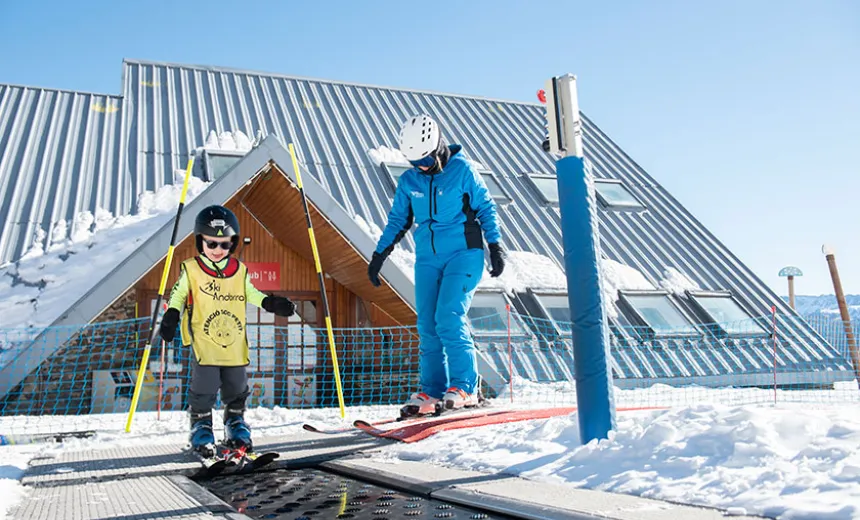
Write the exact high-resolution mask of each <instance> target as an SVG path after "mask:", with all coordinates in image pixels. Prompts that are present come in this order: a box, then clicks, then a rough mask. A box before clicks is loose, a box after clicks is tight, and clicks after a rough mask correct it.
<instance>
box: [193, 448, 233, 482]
mask: <svg viewBox="0 0 860 520" xmlns="http://www.w3.org/2000/svg"><path fill="white" fill-rule="evenodd" d="M192 454H193V455H194V457H195V458H196V459H197V460H198V461H200V464H201V465H202V467H201V468H200V469H199V470H198V471H197V472H196V473H195V474H194V475H193V476H194V478H209V477H214V476H215V475H219V474H221V473H222V472H223V471H224V470H225V469H227V466H228V463H227V461H226V460H224V459H223V458H221V457H219V456H217V455H216V456H214V457H204V456H202V455H200V454H199V453H197V452H196V451H193V452H192Z"/></svg>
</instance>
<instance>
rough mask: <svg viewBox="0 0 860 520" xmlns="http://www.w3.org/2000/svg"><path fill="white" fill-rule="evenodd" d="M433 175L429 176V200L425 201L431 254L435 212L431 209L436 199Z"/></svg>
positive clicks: (433, 244) (433, 245) (433, 243)
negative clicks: (428, 211)
mask: <svg viewBox="0 0 860 520" xmlns="http://www.w3.org/2000/svg"><path fill="white" fill-rule="evenodd" d="M433 177H434V176H433V175H431V176H430V200H429V201H427V202H428V203H429V204H430V207H429V208H428V209H429V210H430V223H429V224H427V228H428V229H430V247H431V248H432V249H433V254H434V255H435V254H436V241H435V240H434V238H433V215H435V212H434V210H433V206H435V204H434V202H435V201H436V191H434V190H433Z"/></svg>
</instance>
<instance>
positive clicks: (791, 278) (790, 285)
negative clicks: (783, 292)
mask: <svg viewBox="0 0 860 520" xmlns="http://www.w3.org/2000/svg"><path fill="white" fill-rule="evenodd" d="M788 305H789V306H790V307H791V308H792V309H795V307H794V275H791V276H789V277H788Z"/></svg>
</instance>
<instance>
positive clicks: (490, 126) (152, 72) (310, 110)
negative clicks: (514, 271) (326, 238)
mask: <svg viewBox="0 0 860 520" xmlns="http://www.w3.org/2000/svg"><path fill="white" fill-rule="evenodd" d="M0 89H2V90H0V147H2V148H0V149H2V150H3V162H2V164H0V174H2V177H0V181H2V184H0V187H5V186H7V185H10V184H11V185H12V186H19V185H20V186H21V187H20V188H18V190H17V191H16V193H17V194H18V195H19V196H22V197H23V199H22V200H23V201H34V202H36V203H37V204H41V205H42V206H47V207H48V208H47V210H43V211H42V212H41V213H40V214H39V215H37V216H36V217H32V220H37V221H38V222H42V223H43V224H44V223H45V222H46V220H47V217H46V215H48V216H51V217H53V216H54V215H60V216H61V217H62V216H65V217H68V216H70V215H71V213H73V212H72V211H71V210H69V209H68V208H69V207H75V208H88V207H92V206H93V205H94V201H99V202H100V203H103V204H106V205H108V206H109V207H111V208H115V211H126V212H127V211H128V210H129V209H130V203H131V202H132V201H133V200H134V199H135V196H136V194H137V193H139V192H140V191H141V190H144V189H148V190H153V189H156V188H158V187H159V186H161V185H162V184H166V183H171V182H172V180H173V171H174V169H180V168H182V167H183V165H184V164H185V161H186V160H187V157H188V155H189V153H190V152H191V151H192V150H194V149H195V148H197V147H199V146H201V145H202V144H203V143H204V141H205V139H206V137H207V135H208V133H209V132H210V131H211V130H215V131H216V132H219V133H220V132H223V131H237V130H240V131H242V132H244V133H245V134H247V135H255V134H257V133H258V131H259V132H261V133H262V134H263V135H272V134H276V135H278V136H280V137H281V139H282V140H283V141H284V142H292V143H294V144H295V146H296V150H297V153H298V155H299V160H300V161H301V162H302V163H303V165H304V166H305V167H306V168H307V169H308V171H309V173H310V174H311V175H312V176H313V177H314V178H315V179H316V180H317V181H318V182H319V184H320V185H321V186H322V187H323V188H324V189H325V190H327V191H328V192H329V193H330V194H331V196H332V198H333V199H334V200H335V201H336V202H337V203H338V204H340V205H341V206H342V207H343V208H344V209H345V210H346V211H347V212H348V213H349V214H355V215H359V216H361V217H362V218H364V219H365V220H366V221H368V222H372V223H375V224H376V225H377V226H379V227H380V228H381V227H383V226H384V224H385V221H386V216H387V212H388V209H389V207H390V202H391V198H392V195H393V185H392V183H391V180H390V178H389V177H388V174H387V172H386V171H385V169H384V168H381V167H380V166H379V165H377V164H376V163H375V162H374V160H373V159H372V158H371V156H370V155H369V154H368V150H371V149H375V148H377V147H379V146H381V145H385V146H388V147H390V148H394V147H395V146H396V145H395V143H396V135H397V133H398V130H399V125H400V123H401V122H402V121H403V120H404V119H405V118H407V117H408V116H410V115H412V114H414V113H417V112H425V113H428V114H430V115H432V116H433V117H435V118H437V119H438V120H439V121H440V123H441V125H442V127H443V129H444V134H445V136H446V138H447V139H448V141H449V142H453V143H460V144H462V145H463V146H464V152H465V154H466V155H467V157H469V158H470V159H472V160H475V161H477V162H479V163H481V164H483V165H484V166H486V167H487V168H489V169H490V170H491V171H492V172H493V173H494V175H495V177H496V180H497V181H498V183H499V184H500V185H501V187H502V188H503V189H504V190H505V191H506V192H507V193H508V194H510V195H511V196H512V198H513V201H512V202H510V203H508V204H502V205H500V206H499V211H498V212H499V217H500V221H501V225H502V228H503V237H504V238H503V240H504V242H505V244H506V246H507V247H508V248H510V249H515V250H523V251H532V252H535V253H540V254H543V255H546V256H548V257H550V258H552V259H554V260H555V261H556V262H558V264H559V265H560V266H562V267H563V265H564V262H563V248H562V240H561V229H560V216H559V213H558V208H557V207H556V206H553V205H550V204H547V203H545V202H544V200H543V198H542V197H541V196H540V194H539V193H537V192H536V191H535V189H534V187H533V185H532V184H531V182H530V180H529V179H528V178H527V177H526V176H525V174H526V173H529V172H543V173H553V172H554V170H555V167H554V161H553V159H552V158H551V157H550V156H549V155H547V154H546V153H544V152H543V151H542V149H541V146H540V143H541V141H542V139H543V137H544V107H543V106H542V105H540V104H537V103H522V102H510V101H500V100H494V99H488V98H481V97H475V96H464V95H455V94H440V93H433V92H424V91H415V90H405V89H395V88H388V87H376V86H366V85H356V84H350V83H343V82H336V81H326V80H317V79H307V78H297V77H290V76H284V75H275V74H263V73H256V72H249V71H240V70H231V69H224V68H214V67H202V66H187V65H174V64H168V63H153V62H144V61H136V60H126V61H124V63H123V92H122V97H121V98H113V97H105V98H104V99H102V100H101V101H102V103H116V104H117V105H116V106H118V107H121V112H120V114H121V118H120V117H116V113H112V115H113V116H114V117H112V118H104V117H102V119H105V120H104V121H101V119H100V118H99V117H96V116H103V114H101V113H97V112H96V113H92V114H90V113H89V112H86V114H85V115H86V116H87V117H83V116H84V115H83V114H81V111H80V110H77V111H71V112H72V113H73V114H74V115H75V116H76V118H74V119H72V120H68V119H63V121H62V123H65V124H62V123H58V124H55V125H51V126H50V127H49V129H50V131H49V132H48V134H47V135H48V136H49V137H47V138H44V139H41V140H39V139H38V137H39V134H29V133H28V131H29V130H30V129H33V128H39V126H38V125H37V124H36V123H35V122H37V121H40V120H45V119H47V116H48V115H49V114H51V115H53V114H56V113H57V110H48V109H47V108H46V103H41V104H40V103H36V102H33V101H32V99H30V98H32V97H33V96H36V97H42V96H44V97H46V98H51V96H49V95H48V94H47V93H44V92H45V91H38V92H36V93H33V94H30V95H29V98H28V99H30V100H29V102H28V103H26V104H23V105H22V104H21V102H20V101H16V100H17V99H18V98H20V97H22V96H24V97H26V96H25V94H22V93H17V94H15V93H14V92H18V91H16V90H14V89H13V88H11V87H0ZM53 96H54V97H63V96H78V95H76V94H59V93H56V94H54V95H53ZM80 96H82V98H83V99H91V97H88V96H85V95H80ZM75 99H78V98H75ZM10 100H11V101H10ZM96 101H98V100H97V99H92V100H91V103H95V102H96ZM67 103H68V102H67ZM78 103H79V104H80V103H83V100H81V99H78ZM10 104H16V106H14V107H10V106H7V105H10ZM21 106H23V107H24V110H23V111H22V110H20V107H21ZM75 106H77V105H75ZM88 106H89V105H88ZM119 119H121V123H119V122H118V120H119ZM9 120H13V121H12V123H9V122H8V121H9ZM52 121H53V119H52ZM97 122H101V123H102V126H103V127H105V128H107V127H108V124H109V123H110V127H109V128H110V129H111V130H112V131H107V130H104V129H101V128H98V127H97V126H96V124H95V123H97ZM71 123H75V124H77V125H79V126H78V127H76V126H75V125H74V124H71ZM583 123H584V135H583V144H584V148H585V155H586V158H587V159H588V161H589V162H590V163H591V165H592V171H593V174H594V175H595V177H596V178H598V179H600V178H607V179H617V180H621V181H623V182H624V184H625V186H626V187H627V188H628V189H629V190H630V191H631V192H632V193H633V194H634V195H635V196H636V197H637V198H638V199H639V200H640V201H642V202H643V203H644V205H645V206H646V208H647V209H646V210H645V211H639V212H636V211H599V212H598V214H599V225H600V230H601V246H602V249H603V252H604V254H605V255H606V256H607V257H608V258H610V259H612V260H615V261H618V262H620V263H622V264H625V265H627V266H630V267H632V268H635V269H637V270H638V271H640V272H641V273H642V274H643V275H644V276H645V277H646V278H647V279H648V280H649V281H650V282H651V283H652V284H654V285H655V286H656V287H659V282H660V280H661V279H662V278H663V275H664V271H665V270H666V269H668V268H670V267H671V268H675V269H677V270H678V271H680V272H682V273H684V274H685V275H686V276H687V277H688V278H690V279H691V280H692V281H693V282H694V283H696V284H697V285H698V286H699V287H701V288H702V289H703V290H714V291H719V290H730V291H732V292H733V293H734V294H735V295H736V297H737V298H738V301H739V303H740V304H741V305H742V306H743V307H744V308H745V309H746V310H747V311H748V312H749V313H750V314H752V315H753V316H761V315H764V314H767V313H768V312H769V310H770V308H771V306H772V305H774V306H776V307H777V309H778V311H779V313H781V314H784V315H793V311H792V310H791V309H790V308H789V307H788V305H787V304H786V303H785V302H783V301H782V299H781V298H779V297H778V296H777V295H776V294H775V293H773V292H772V291H771V290H770V289H769V288H768V287H767V286H766V285H765V284H764V283H763V282H762V281H761V280H760V279H759V278H758V277H757V276H755V275H754V273H752V272H751V271H750V270H749V269H748V268H747V267H746V266H745V265H743V263H742V262H741V261H740V260H739V259H738V258H737V257H736V256H735V255H733V254H732V252H731V251H729V250H728V248H726V247H725V246H724V245H723V244H722V243H720V242H719V241H718V240H717V238H716V237H714V236H713V235H712V234H711V233H710V232H709V231H708V230H707V229H705V227H704V226H703V225H702V224H701V223H699V222H698V221H697V220H696V219H695V218H694V217H693V215H692V214H690V213H689V212H688V211H687V210H686V209H685V208H684V207H682V206H681V204H680V203H679V202H678V201H677V200H675V199H674V198H673V197H672V196H671V195H670V194H669V193H668V192H667V191H666V190H665V189H664V188H662V187H661V186H660V185H659V183H658V182H657V181H656V180H655V179H654V178H653V177H651V176H650V175H649V174H648V173H647V172H645V171H644V170H643V169H642V168H641V167H639V166H638V165H637V164H636V163H635V162H634V161H633V160H632V159H631V158H630V157H628V156H627V155H626V154H625V153H624V152H623V150H621V149H620V148H619V147H618V146H616V145H615V143H613V142H612V141H611V140H610V139H609V138H608V137H607V136H606V135H605V134H604V133H603V132H602V131H600V129H599V128H598V127H597V126H596V125H595V124H594V123H593V122H592V121H591V120H589V119H588V118H587V117H586V116H584V115H583ZM10 128H11V130H12V133H11V135H12V137H11V138H10V137H9V135H10V131H9V130H8V129H10ZM99 130H101V131H99ZM54 135H61V136H67V135H72V136H76V137H78V136H80V135H85V136H86V137H85V138H79V139H77V140H73V141H72V142H74V143H80V145H81V146H82V147H83V148H82V150H83V151H84V153H85V156H86V157H87V158H88V160H86V161H82V159H81V156H80V155H79V154H76V153H75V152H76V151H77V150H78V148H76V147H74V146H66V147H60V148H61V150H65V154H63V153H54V155H55V156H59V157H65V158H66V161H61V162H60V163H59V165H58V164H57V162H58V161H57V160H56V159H55V160H54V161H52V162H51V164H53V165H54V167H53V168H47V169H45V168H37V167H36V166H35V165H37V164H40V163H39V160H38V159H36V158H35V157H34V156H38V155H41V154H40V153H37V150H39V149H41V148H47V149H48V150H49V151H50V150H56V149H57V146H56V145H55V144H54V140H55V138H53V137H50V136H54ZM25 136H26V137H25ZM95 136H99V137H102V136H104V138H105V139H106V141H105V142H103V141H102V140H100V139H94V137H95ZM68 140H69V139H68V138H67V139H66V141H68ZM46 141H47V142H48V143H50V145H51V146H47V145H46V144H42V145H41V146H39V143H45V142H46ZM7 142H11V143H12V146H11V147H10V146H9V145H7ZM22 143H23V144H22ZM93 148H95V149H97V150H98V151H99V152H100V153H99V154H97V157H98V159H99V160H93V159H92V158H91V155H86V153H92V150H93ZM107 151H112V152H113V153H110V154H107ZM7 156H10V157H12V158H13V159H12V161H11V162H13V163H14V162H15V161H16V160H17V161H18V162H21V159H16V158H23V161H24V162H26V163H27V164H30V165H31V166H29V168H30V171H38V172H39V173H40V178H41V179H43V180H42V181H41V182H42V183H43V184H45V185H54V184H61V185H66V184H68V183H69V181H70V179H75V178H77V172H78V171H80V172H81V174H83V175H86V179H87V180H88V183H87V184H85V185H84V186H87V187H89V188H90V189H89V190H88V191H87V190H84V189H81V188H79V189H77V190H69V189H66V190H65V191H63V193H64V194H66V196H68V197H70V200H65V201H61V200H60V199H61V197H53V198H51V199H49V202H50V204H48V202H45V199H46V198H45V197H44V196H40V194H39V192H40V190H39V189H35V188H34V187H33V185H32V183H29V184H27V183H25V184H22V183H21V181H17V180H16V182H11V183H10V181H9V179H10V178H11V176H12V174H13V173H15V178H16V179H18V178H19V177H20V176H19V175H18V174H17V173H16V172H17V171H18V170H19V169H18V168H16V167H15V166H14V164H10V161H9V160H8V159H6V157H7ZM49 156H50V154H49ZM70 161H71V162H73V163H75V162H84V163H86V164H85V166H86V168H84V169H83V170H82V169H81V168H80V167H78V168H75V167H73V166H72V165H71V164H70ZM42 162H44V160H43V161H42ZM120 179H121V180H120ZM76 185H80V184H76ZM28 187H29V188H30V189H27V188H28ZM2 189H4V191H3V193H4V194H5V193H6V192H7V191H8V190H7V189H5V188H2ZM94 195H96V196H95V197H94ZM108 195H109V196H108ZM8 199H9V197H8V196H4V198H3V199H2V200H3V201H4V204H6V203H7V202H6V201H7V200H8ZM16 207H23V206H20V205H19V206H16ZM62 209H65V211H62ZM39 216H41V217H42V218H41V219H39V218H38V217H39ZM16 218H19V217H16ZM28 218H31V217H29V216H28ZM4 226H5V227H4V229H3V237H2V240H3V242H2V244H3V254H4V255H5V256H4V257H3V258H4V259H6V260H9V259H11V258H14V257H15V254H16V253H13V252H12V251H18V252H20V251H21V250H22V249H23V248H24V246H23V245H21V242H22V241H23V240H24V239H25V238H26V233H17V234H11V233H9V232H8V230H7V229H6V227H8V225H4ZM403 245H404V247H406V248H407V249H409V250H413V243H412V239H411V236H408V238H407V239H406V240H404V242H403ZM677 303H679V305H680V306H681V308H682V310H683V312H685V313H686V314H687V315H688V316H695V313H694V310H693V308H692V307H691V306H690V304H689V303H688V302H686V301H684V299H678V301H677ZM613 325H616V326H622V327H623V326H627V325H630V324H629V323H627V322H626V321H625V320H624V316H623V314H621V315H619V318H618V319H617V320H613ZM779 325H780V327H781V331H782V332H783V334H784V335H785V337H786V338H788V339H787V340H786V341H785V342H784V346H785V348H786V349H787V352H788V353H789V354H790V357H792V358H794V359H798V360H803V359H806V358H809V357H810V356H812V357H813V358H818V357H821V358H824V359H826V360H828V363H829V364H827V369H828V370H836V371H843V370H846V369H847V368H846V365H845V360H844V359H843V358H841V357H840V356H839V355H838V353H836V352H835V351H834V350H833V349H832V348H831V347H830V346H829V345H827V344H826V342H824V341H823V340H822V339H821V338H820V336H818V334H816V333H815V332H814V331H813V330H812V329H811V328H810V327H809V326H807V325H806V324H805V323H804V322H802V321H799V320H787V319H781V320H780V323H779ZM655 350H656V349H655ZM623 357H624V356H619V358H620V360H619V361H618V363H622V364H623V363H625V361H623ZM637 359H638V360H631V362H630V363H634V362H636V363H638V364H639V366H638V367H634V366H632V365H631V366H630V367H626V368H625V367H621V371H622V372H623V373H630V374H635V373H636V371H637V370H640V369H641V365H642V364H643V363H645V364H646V367H651V366H652V362H650V361H648V358H647V356H644V357H643V356H640V357H639V358H637ZM831 361H832V362H831ZM655 363H657V364H661V363H664V364H666V365H667V366H669V367H673V371H674V372H675V373H677V374H682V373H684V372H685V371H689V370H690V368H689V367H682V366H681V365H682V364H683V363H680V362H678V361H677V358H676V357H674V356H668V357H666V358H665V359H662V361H655ZM714 363H716V367H717V371H719V372H721V373H726V374H730V373H733V372H735V370H734V369H733V367H732V366H731V365H730V364H729V362H728V361H727V360H720V359H716V360H715V361H714ZM690 366H692V364H691V365H690ZM848 368H850V367H848ZM646 370H649V371H650V368H646ZM654 372H655V373H659V371H654Z"/></svg>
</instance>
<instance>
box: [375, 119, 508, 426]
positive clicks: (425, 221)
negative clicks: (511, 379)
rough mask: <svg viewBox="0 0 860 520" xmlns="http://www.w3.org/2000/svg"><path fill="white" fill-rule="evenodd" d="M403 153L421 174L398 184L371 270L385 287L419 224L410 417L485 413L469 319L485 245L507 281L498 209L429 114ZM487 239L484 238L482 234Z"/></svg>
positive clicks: (405, 141)
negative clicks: (475, 409)
mask: <svg viewBox="0 0 860 520" xmlns="http://www.w3.org/2000/svg"><path fill="white" fill-rule="evenodd" d="M399 145H400V151H401V152H403V154H404V155H405V156H406V158H407V159H408V160H409V162H410V163H411V164H412V166H413V168H412V169H410V170H407V171H405V172H404V173H403V174H402V175H401V176H400V180H399V181H398V183H397V190H396V192H395V193H394V203H393V204H392V206H391V211H390V212H389V213H388V223H387V224H386V226H385V230H384V231H383V232H382V236H381V237H380V238H379V242H378V243H377V245H376V251H375V252H374V253H373V258H372V259H371V261H370V265H369V266H368V269H367V274H368V277H369V278H370V281H371V283H373V285H375V286H377V287H379V285H380V281H379V270H380V269H381V268H382V263H383V262H385V259H386V258H387V257H388V255H389V254H391V251H392V250H394V246H395V245H396V244H397V243H398V242H399V241H400V240H401V239H402V238H403V236H404V235H405V234H406V232H407V231H409V229H410V228H411V227H412V223H413V221H417V223H418V227H417V229H416V230H415V298H416V306H417V308H418V334H419V340H420V360H419V365H418V367H419V374H420V382H421V391H420V392H417V393H414V394H412V396H411V397H410V399H409V400H408V401H407V402H406V405H405V406H404V407H403V408H402V410H401V414H402V415H415V414H424V413H431V412H433V411H434V410H435V407H436V405H437V403H440V400H441V403H440V404H441V405H442V406H444V408H446V409H455V408H463V407H468V406H475V405H477V404H478V403H477V398H476V394H477V391H478V389H477V388H476V386H477V384H478V371H477V361H476V358H475V345H474V343H473V342H472V334H471V331H470V330H469V324H468V322H467V321H466V315H467V313H468V311H469V307H470V306H471V304H472V296H473V295H474V294H475V289H476V288H477V287H478V283H479V282H480V281H481V276H482V274H483V271H484V238H486V240H487V244H488V248H489V250H490V275H491V276H493V277H496V276H499V275H500V274H502V270H503V269H504V267H505V254H504V251H503V249H502V246H501V244H500V239H501V236H500V233H499V224H498V220H497V217H496V204H495V201H494V200H493V197H492V196H491V195H490V192H489V190H488V189H487V186H486V184H485V183H484V180H483V178H482V177H481V175H480V174H479V173H478V172H476V171H475V170H474V169H473V168H472V166H471V165H470V164H469V163H468V162H467V161H466V158H465V157H463V154H462V153H461V150H462V146H461V145H459V144H452V145H449V144H447V143H446V142H445V139H444V138H442V135H441V133H440V129H439V124H438V123H437V122H436V121H434V120H433V119H432V118H431V117H430V116H427V115H424V114H421V115H416V116H414V117H411V118H409V119H408V120H407V121H406V122H405V123H404V124H403V127H402V128H401V130H400V138H399ZM482 231H483V233H482Z"/></svg>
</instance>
